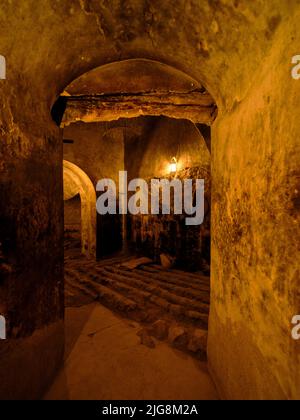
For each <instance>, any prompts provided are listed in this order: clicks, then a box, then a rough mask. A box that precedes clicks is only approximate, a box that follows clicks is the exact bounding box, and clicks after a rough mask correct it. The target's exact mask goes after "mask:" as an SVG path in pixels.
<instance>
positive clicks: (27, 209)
mask: <svg viewBox="0 0 300 420" xmlns="http://www.w3.org/2000/svg"><path fill="white" fill-rule="evenodd" d="M299 18H300V16H299V2H298V1H297V0H290V1H288V2H283V1H282V0H270V1H268V2H266V1H265V0H253V1H251V2H250V1H248V0H240V1H236V0H228V1H227V0H226V1H225V0H222V1H219V2H212V1H210V0H203V1H201V2H197V3H195V2H192V1H183V0H176V1H175V0H170V1H168V2H163V3H162V2H161V1H152V0H151V1H147V0H144V1H140V0H138V1H137V0H128V2H126V7H125V8H124V4H123V2H118V1H116V2H109V3H107V2H104V1H99V2H98V1H97V2H96V1H87V0H84V1H79V0H78V1H77V0H76V1H72V2H69V1H65V2H59V1H53V0H44V1H43V2H36V1H33V0H28V1H26V2H25V1H24V2H22V3H20V2H19V1H17V0H13V1H11V2H1V4H0V25H1V28H2V31H1V37H0V50H1V54H2V55H4V56H5V57H6V60H7V80H6V81H1V82H0V83H1V89H0V103H1V106H0V121H1V123H0V124H1V126H0V131H1V142H0V169H1V178H0V182H1V189H0V190H1V199H0V215H1V225H0V242H1V243H2V244H3V243H4V244H5V245H4V246H3V245H2V246H3V251H1V253H2V259H1V284H0V305H1V312H2V313H3V314H5V315H6V316H7V318H8V321H9V325H11V326H13V329H14V331H13V332H12V328H11V327H10V334H12V335H13V338H12V339H10V340H8V341H6V342H1V344H0V356H1V357H0V384H1V385H0V396H1V398H3V397H6V396H11V397H12V396H13V397H15V398H16V397H18V396H21V397H28V398H32V397H35V396H37V395H41V393H42V391H43V389H44V387H45V386H46V385H47V383H48V382H49V379H50V378H51V376H52V375H53V373H54V372H55V370H56V369H57V368H58V366H59V364H60V362H61V360H62V356H63V324H62V322H61V320H62V318H63V299H62V297H63V296H62V295H63V293H62V290H63V274H62V250H63V243H62V238H63V199H62V196H63V191H62V165H61V161H62V146H61V144H62V139H61V138H60V134H59V130H58V129H57V127H55V126H54V124H53V123H52V121H51V118H50V109H51V106H52V105H53V103H54V101H55V99H56V98H57V96H58V95H59V94H60V93H61V92H62V91H63V89H64V88H65V87H66V86H67V85H68V84H69V83H70V82H71V81H72V80H74V79H75V78H76V77H78V76H79V75H81V74H83V73H84V72H86V71H88V70H90V69H92V68H95V67H97V66H100V65H102V64H106V63H109V62H113V61H118V60H121V59H129V58H148V59H153V60H158V61H161V62H164V63H167V64H169V65H173V66H174V67H175V68H177V69H180V70H182V71H185V72H186V73H188V74H189V75H191V76H192V77H194V78H195V79H197V80H200V81H202V82H203V84H204V85H205V86H206V88H207V89H208V90H209V92H210V93H211V94H212V95H213V96H214V97H215V99H216V101H217V103H218V107H219V111H220V113H219V117H218V121H217V126H216V127H213V139H214V145H213V153H212V167H213V171H214V172H213V178H214V176H215V177H216V182H213V185H217V184H216V183H217V182H218V180H219V181H220V187H217V186H216V187H214V188H213V197H212V200H213V201H214V198H215V203H216V204H215V206H217V200H220V202H221V204H222V207H223V209H224V206H225V204H227V205H228V206H225V208H226V210H227V209H230V206H229V201H228V199H227V198H225V197H224V189H226V190H225V191H226V194H228V197H231V198H233V200H234V201H233V203H235V204H236V202H237V199H236V195H235V185H236V183H238V184H239V186H240V188H241V190H240V192H241V194H242V193H249V190H248V189H247V188H246V187H247V186H248V184H247V185H245V184H244V182H245V181H244V178H243V173H244V172H245V171H246V172H247V173H249V171H250V165H249V166H248V165H247V164H246V162H245V159H243V158H241V157H242V156H245V157H246V155H247V154H246V150H245V149H244V147H246V146H241V145H243V144H249V143H248V142H249V141H250V140H251V139H252V142H254V140H253V139H254V138H255V139H256V140H255V147H253V148H252V149H251V150H250V152H249V153H250V156H251V161H252V162H253V165H252V167H251V169H252V171H254V172H256V171H257V173H258V174H259V176H260V175H262V174H263V172H264V171H265V169H264V168H265V167H267V168H268V174H269V175H270V179H272V182H274V185H276V187H278V188H275V189H274V190H273V191H274V196H273V200H274V199H275V200H278V199H279V198H280V197H281V196H282V195H283V196H286V197H287V198H289V199H287V201H284V203H285V204H284V205H283V208H282V213H281V214H282V217H280V221H281V222H282V223H281V225H280V224H279V225H278V223H276V220H277V219H276V217H277V218H278V217H279V216H278V214H279V213H280V212H277V210H276V211H274V214H275V216H274V215H272V218H270V217H269V216H270V212H269V214H268V215H265V216H264V218H263V221H265V222H266V223H265V225H264V226H265V227H264V228H263V229H262V225H261V224H260V225H259V227H258V230H257V232H256V233H255V234H254V233H252V234H250V232H249V233H247V235H245V236H244V239H245V241H244V245H243V246H241V244H240V243H239V245H237V246H235V244H234V243H233V242H232V241H228V242H227V245H228V249H226V250H225V249H224V250H223V251H222V250H220V248H218V243H220V244H221V243H222V241H224V238H227V237H228V233H229V232H232V230H233V226H234V224H233V219H232V216H231V214H230V213H229V212H228V213H227V212H225V213H224V212H222V217H221V213H220V212H218V209H217V208H214V211H213V214H212V219H213V220H212V225H216V230H215V231H214V232H213V235H214V241H213V248H212V249H213V271H212V288H213V291H212V311H211V316H210V332H209V335H210V346H209V347H210V349H209V360H210V366H211V369H213V370H214V372H215V378H216V381H217V384H218V385H219V386H220V388H222V390H223V392H224V394H225V395H228V396H232V397H235V398H239V397H241V396H242V397H243V396H249V395H251V396H254V397H256V398H264V397H267V396H270V395H271V396H277V395H278V394H279V393H280V394H281V395H282V394H283V395H284V396H290V397H293V398H297V397H298V396H299V395H298V391H297V390H299V368H298V366H299V345H298V343H297V342H293V341H292V340H291V339H290V333H289V331H288V323H289V318H290V312H292V311H293V312H295V313H297V312H299V306H300V304H299V294H297V288H299V287H298V286H297V283H298V284H299V280H297V279H299V276H298V275H297V274H296V273H297V270H298V269H299V267H298V264H299V258H298V252H299V248H297V247H298V242H297V241H298V239H297V238H299V236H300V235H299V223H298V220H299V219H298V218H299V216H298V215H299V212H298V211H297V210H295V209H294V210H293V214H294V216H293V217H292V216H291V215H290V211H291V203H292V202H295V203H297V197H295V196H294V195H293V198H292V197H291V195H292V191H296V190H297V188H298V181H297V180H296V178H295V175H293V172H295V171H296V169H297V168H298V164H299V151H298V147H299V146H298V145H299V141H298V132H299V128H300V127H299V121H300V116H299V111H298V110H299V82H296V81H293V80H292V79H291V78H290V68H291V64H290V62H291V57H292V56H293V55H295V54H297V53H299V45H300V39H299V28H298V22H299ZM178 22H180V30H178ZM16 34H17V35H16ZM266 63H267V66H268V70H269V71H270V74H271V75H272V78H273V79H272V82H273V83H272V86H271V85H270V86H269V87H268V88H266V90H265V92H266V91H268V95H267V96H270V102H269V103H268V102H263V105H262V106H261V107H259V109H258V110H256V105H254V106H252V105H251V106H250V104H249V103H248V102H247V98H248V99H249V98H250V97H251V93H252V95H254V96H255V95H259V87H260V85H261V84H262V81H263V80H264V79H263V78H262V74H263V75H264V77H266V71H264V72H263V69H264V68H265V65H266ZM247 103H248V105H247ZM234 104H235V108H236V110H235V112H233V108H234ZM242 109H243V110H245V111H249V116H248V117H247V118H249V120H248V121H247V122H246V123H245V127H244V129H243V128H242V127H241V132H242V133H244V136H243V138H242V139H241V135H240V134H239V136H238V139H237V138H235V139H234V138H233V137H232V136H231V135H230V134H231V130H232V131H233V133H234V132H236V129H235V125H232V124H230V125H226V127H225V126H224V125H223V122H226V121H227V122H229V123H231V122H234V123H235V124H237V123H238V122H239V121H238V118H240V119H241V118H242V117H243V118H245V114H244V113H242V112H241V110H242ZM271 111H272V114H271ZM231 113H232V116H231V117H228V118H227V119H226V117H225V116H226V115H230V114H231ZM262 115H263V116H265V117H266V116H268V115H269V116H270V120H272V121H273V123H272V124H273V125H271V124H270V122H267V121H268V120H267V119H264V120H262V119H261V116H262ZM271 115H272V118H271ZM260 119H261V123H260V124H258V123H257V121H259V120H260ZM252 122H255V127H256V129H257V130H258V131H254V130H255V128H254V127H252V126H251V123H252ZM237 125H238V126H239V124H237ZM274 127H276V129H275V128H274ZM222 130H224V136H223V135H222ZM226 133H227V135H226ZM225 139H226V144H225ZM258 139H261V141H260V142H259V140H258ZM271 139H273V140H272V141H274V142H275V141H276V142H275V143H272V142H271ZM233 140H236V142H234V141H233ZM237 140H239V141H237ZM241 140H242V142H241ZM245 141H246V143H244V142H245ZM247 141H248V142H247ZM264 142H265V143H264ZM250 143H251V142H250ZM264 144H265V145H266V148H265V149H264V150H263V153H261V151H262V148H264ZM271 144H274V145H273V147H274V154H273V156H274V161H273V162H272V165H271V167H270V166H268V159H267V150H268V148H269V147H270V145H271ZM275 144H276V145H275ZM238 148H239V152H238V153H239V154H238V156H239V160H241V163H240V164H239V166H238V167H237V168H236V170H235V173H236V174H237V175H238V179H237V178H235V179H233V177H232V176H230V174H231V172H230V170H229V166H228V165H229V160H230V156H231V155H232V152H233V151H235V152H236V153H237V150H238ZM275 149H276V151H275ZM247 156H249V155H247ZM283 161H284V165H283ZM277 166H280V168H281V171H280V172H279V176H278V174H276V177H277V178H276V179H275V175H274V174H275V170H274V169H273V167H277ZM238 168H239V169H240V171H241V172H242V173H241V172H238ZM273 171H274V172H273ZM223 176H224V178H223ZM287 179H288V183H287ZM247 182H248V183H249V181H247ZM253 184H254V182H253V181H252V185H253ZM298 189H299V188H298ZM259 194H260V192H259V190H258V189H256V192H252V197H253V199H254V200H253V202H255V203H256V202H257V199H258V198H259ZM293 194H295V193H293ZM265 197H267V196H265ZM293 200H294V201H293ZM262 202H264V203H265V205H264V206H261V207H262V210H264V209H268V208H269V201H268V200H266V199H265V198H264V199H262ZM280 208H281V207H280ZM248 209H249V207H248ZM250 209H251V210H250V216H251V218H252V214H253V218H254V219H255V220H257V219H258V214H259V213H258V210H255V209H254V208H253V206H251V207H250ZM262 214H264V213H262ZM32 215H35V217H32ZM295 219H296V220H297V223H295ZM256 226H257V224H256ZM253 229H254V225H253ZM274 231H275V232H276V235H277V237H278V238H280V239H281V241H279V239H278V241H277V240H276V241H275V240H274V234H273V233H274ZM268 232H269V233H268ZM270 232H271V233H270ZM270 236H272V239H273V241H272V243H270ZM229 237H230V236H229ZM287 238H291V240H290V241H289V240H288V239H287ZM254 239H255V240H254ZM258 239H259V241H260V242H261V243H268V244H269V246H270V249H272V250H274V249H275V248H276V246H279V243H280V244H281V245H282V247H283V248H284V249H282V252H281V253H280V257H279V255H277V254H273V259H272V263H273V264H272V266H271V264H270V255H267V252H266V251H265V252H261V251H260V250H259V249H258V248H257V240H258ZM37 244H38V246H37ZM276 244H277V245H276ZM237 249H238V251H239V253H238V255H237V254H235V253H234V251H236V250H237ZM249 255H253V258H254V260H255V264H256V268H252V269H251V270H248V269H247V270H246V269H245V267H246V261H247V256H249ZM274 255H276V257H274ZM277 257H278V258H277ZM226 265H228V266H229V267H230V268H229V269H228V268H227V266H226ZM214 267H215V268H214ZM259 267H262V269H264V267H268V276H267V277H268V279H267V280H265V276H263V275H261V273H260V271H259ZM228 270H230V272H229V271H228ZM281 270H282V271H286V273H287V275H285V276H284V280H281V284H283V285H284V286H283V287H284V293H283V294H281V295H280V296H281V297H280V298H279V294H278V290H277V288H276V284H277V282H279V279H282V278H283V277H282V274H281ZM3 272H4V274H3ZM223 272H224V273H225V274H223ZM5 273H6V274H5ZM229 274H230V275H231V274H233V275H236V277H237V279H236V281H235V282H233V281H232V280H228V278H227V276H228V275H229ZM225 275H226V278H225ZM253 276H254V277H253ZM262 284H266V285H267V290H268V292H269V304H268V307H270V308H271V309H273V308H274V307H276V310H275V314H276V315H275V316H274V315H273V312H272V314H271V316H270V317H269V318H268V317H267V316H264V317H262V316H261V314H262V311H261V309H260V305H261V293H262V288H263V286H262ZM226 285H228V287H227V289H226V294H225V292H224V289H225V286H226ZM225 296H226V298H225ZM247 301H250V302H249V304H250V307H249V304H247ZM226 302H227V303H228V302H229V305H226ZM278 303H280V305H278ZM291 303H292V305H291ZM237 305H240V307H239V308H238V309H237ZM231 309H232V310H231ZM229 311H230V314H229ZM277 311H278V312H277ZM254 312H255V313H256V314H257V315H258V316H257V319H256V321H257V320H258V319H259V321H260V323H259V325H258V323H257V322H256V323H252V322H251V321H252V320H253V319H254ZM270 313H271V312H270ZM255 316H256V315H255ZM271 318H272V320H271ZM245 320H246V322H245ZM238 328H239V329H241V328H242V330H243V331H244V334H242V335H241V334H238V333H237V329H238ZM232 331H233V333H232ZM245 331H249V332H248V333H246V332H245ZM268 333H269V335H268ZM17 336H18V338H17ZM266 336H267V338H268V339H267V340H266ZM14 337H16V338H14ZM229 337H230V339H229ZM269 338H271V339H270V340H269ZM237 340H238V344H237V343H236V341H237ZM220 343H221V345H220ZM33 348H34V349H35V351H34V352H33V351H32V349H33ZM237 348H238V350H239V357H237V355H236V354H237V353H236V350H237ZM274 352H275V354H276V357H274V358H271V357H270V354H273V353H274ZM33 354H34V360H33V357H32V355H33ZM37 354H38V357H37ZM233 356H234V357H233ZM223 357H224V362H223V359H221V358H223ZM49 360H51V363H49ZM221 360H222V363H221ZM265 360H267V361H268V363H265ZM262 364H263V365H262ZM20 370H22V372H23V381H20V380H19V372H20ZM26 372H27V373H29V374H28V375H26ZM229 374H230V378H229V376H228V375H229ZM274 377H275V378H276V379H275V381H274ZM280 377H281V378H282V380H283V382H282V381H280V380H279V378H280ZM279 382H280V383H281V386H280V390H279V391H278V383H279ZM247 389H248V390H249V391H248V392H247Z"/></svg>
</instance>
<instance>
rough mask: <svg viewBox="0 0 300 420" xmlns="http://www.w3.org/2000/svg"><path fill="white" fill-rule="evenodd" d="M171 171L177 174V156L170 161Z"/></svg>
mask: <svg viewBox="0 0 300 420" xmlns="http://www.w3.org/2000/svg"><path fill="white" fill-rule="evenodd" d="M169 170H170V173H171V174H175V173H176V172H177V159H176V158H175V157H173V158H172V160H171V162H170V169H169Z"/></svg>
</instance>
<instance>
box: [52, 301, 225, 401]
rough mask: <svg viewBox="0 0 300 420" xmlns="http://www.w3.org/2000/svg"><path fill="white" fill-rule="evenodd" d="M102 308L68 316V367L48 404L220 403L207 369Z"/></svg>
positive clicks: (72, 310)
mask: <svg viewBox="0 0 300 420" xmlns="http://www.w3.org/2000/svg"><path fill="white" fill-rule="evenodd" d="M139 328H140V326H139V325H138V324H137V323H135V322H132V321H127V320H125V319H123V318H120V317H118V316H117V315H115V314H114V313H112V312H111V311H110V310H108V309H106V308H105V307H103V306H102V305H99V304H90V305H86V306H83V307H80V308H68V309H67V310H66V361H65V366H64V369H63V370H62V371H61V372H60V373H59V375H58V377H57V378H56V380H55V382H54V384H53V385H52V387H51V389H50V390H49V391H48V393H47V395H46V396H45V399H50V400H53V399H70V400H77V399H96V400H112V399H121V400H139V399H166V400H170V399H174V400H177V399H178V400H180V399H195V400H204V399H210V400H211V399H217V394H216V390H215V388H214V385H213V383H212V381H211V379H210V377H209V374H208V372H207V369H206V364H205V363H201V362H199V361H197V360H195V359H194V358H192V357H190V356H189V355H186V354H184V353H182V352H180V351H177V350H174V349H172V348H170V347H169V346H168V345H167V344H164V343H160V342H158V343H157V345H156V347H155V348H154V349H150V348H148V347H146V346H144V345H141V344H140V338H139V337H138V336H137V332H138V330H139Z"/></svg>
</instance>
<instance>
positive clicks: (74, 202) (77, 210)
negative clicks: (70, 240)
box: [64, 195, 81, 235]
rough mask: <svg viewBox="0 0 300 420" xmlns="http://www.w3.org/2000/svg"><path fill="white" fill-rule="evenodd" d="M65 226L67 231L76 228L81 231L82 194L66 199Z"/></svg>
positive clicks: (76, 230) (75, 229) (78, 231)
mask: <svg viewBox="0 0 300 420" xmlns="http://www.w3.org/2000/svg"><path fill="white" fill-rule="evenodd" d="M64 227H65V233H66V231H70V230H74V231H75V232H77V233H79V235H80V229H81V202H80V196H79V195H78V196H76V197H74V198H71V199H70V200H66V201H64Z"/></svg>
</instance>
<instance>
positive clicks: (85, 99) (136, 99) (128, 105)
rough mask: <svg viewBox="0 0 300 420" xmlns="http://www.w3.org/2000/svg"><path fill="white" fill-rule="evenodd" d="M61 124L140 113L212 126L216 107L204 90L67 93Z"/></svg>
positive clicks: (98, 120)
mask: <svg viewBox="0 0 300 420" xmlns="http://www.w3.org/2000/svg"><path fill="white" fill-rule="evenodd" d="M64 99H65V101H66V108H65V112H64V115H63V118H62V121H61V126H62V127H64V126H67V125H70V124H71V123H74V122H77V121H83V122H105V121H114V120H118V119H120V118H135V117H140V116H146V115H149V116H166V117H170V118H176V119H188V120H190V121H192V122H194V123H195V124H198V123H201V124H206V125H211V124H212V123H213V121H214V120H215V118H216V116H217V107H216V104H215V103H214V100H213V99H212V97H211V96H210V95H209V94H208V93H207V92H199V91H194V92H190V93H167V92H151V93H137V94H113V95H89V96H68V97H65V98H64Z"/></svg>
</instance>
